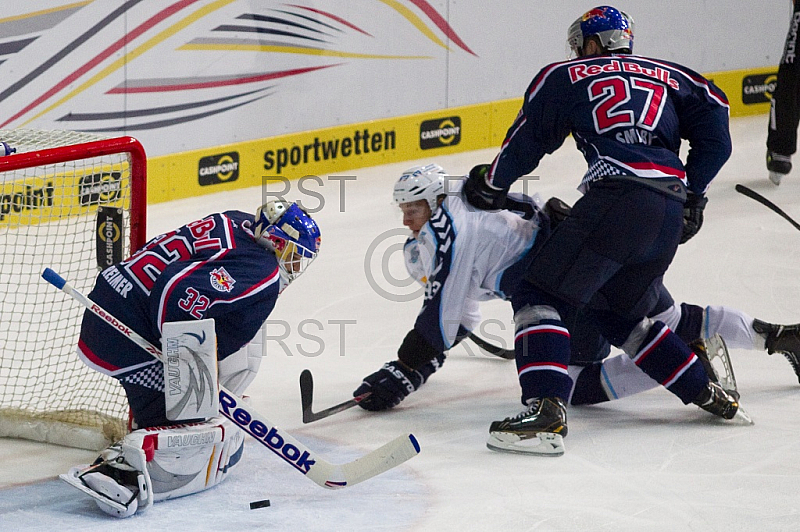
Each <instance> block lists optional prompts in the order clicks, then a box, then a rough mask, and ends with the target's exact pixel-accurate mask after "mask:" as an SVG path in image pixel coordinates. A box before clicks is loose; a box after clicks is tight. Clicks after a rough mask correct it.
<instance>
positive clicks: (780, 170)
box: [767, 151, 792, 185]
mask: <svg viewBox="0 0 800 532" xmlns="http://www.w3.org/2000/svg"><path fill="white" fill-rule="evenodd" d="M767 170H768V171H769V180H770V181H772V182H773V183H775V184H776V185H780V184H781V180H782V179H783V176H785V175H786V174H788V173H789V172H791V171H792V156H791V155H781V154H780V153H775V152H774V151H768V152H767Z"/></svg>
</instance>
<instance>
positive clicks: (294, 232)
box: [253, 200, 320, 284]
mask: <svg viewBox="0 0 800 532" xmlns="http://www.w3.org/2000/svg"><path fill="white" fill-rule="evenodd" d="M253 235H254V236H255V238H256V241H257V242H258V243H259V244H261V245H262V246H264V247H265V248H267V249H269V250H272V251H273V252H274V253H275V256H276V257H277V258H278V265H279V266H280V270H281V272H280V273H281V278H283V280H284V281H285V283H286V284H289V283H290V282H292V281H294V280H295V279H297V278H298V277H299V276H300V274H301V273H303V272H304V271H305V269H306V268H307V267H308V265H309V264H311V262H312V261H313V260H314V259H315V258H316V257H317V253H318V252H319V245H320V232H319V227H318V226H317V222H315V221H314V220H313V219H312V218H311V216H309V215H308V213H307V212H306V211H304V210H303V209H302V208H301V207H300V206H299V205H297V204H296V203H289V202H288V201H284V200H272V201H268V202H267V203H265V204H264V205H262V206H261V207H259V208H258V211H256V219H255V226H254V231H253Z"/></svg>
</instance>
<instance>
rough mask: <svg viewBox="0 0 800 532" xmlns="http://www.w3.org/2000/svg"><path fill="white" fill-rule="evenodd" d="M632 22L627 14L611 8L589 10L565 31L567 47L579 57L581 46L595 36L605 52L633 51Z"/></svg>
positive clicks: (603, 7)
mask: <svg viewBox="0 0 800 532" xmlns="http://www.w3.org/2000/svg"><path fill="white" fill-rule="evenodd" d="M633 27H634V22H633V18H631V17H630V16H629V15H628V14H627V13H624V12H623V11H620V10H619V9H617V8H615V7H611V6H599V7H595V8H594V9H590V10H589V11H587V12H586V13H584V14H583V15H581V16H580V17H578V18H577V20H575V22H573V23H572V25H570V27H569V30H567V45H568V46H569V48H570V49H571V50H572V52H573V53H574V54H575V55H576V56H578V57H580V56H581V54H582V52H581V51H582V50H583V44H584V43H585V42H586V40H587V39H588V38H589V37H593V36H595V35H596V36H597V38H598V39H599V40H600V44H601V45H602V46H603V48H605V49H606V50H610V51H614V50H625V49H627V50H629V51H633Z"/></svg>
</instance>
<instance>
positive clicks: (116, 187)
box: [78, 172, 122, 205]
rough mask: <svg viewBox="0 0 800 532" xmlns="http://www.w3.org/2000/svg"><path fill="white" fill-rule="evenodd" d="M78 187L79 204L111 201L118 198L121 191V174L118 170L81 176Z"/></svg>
mask: <svg viewBox="0 0 800 532" xmlns="http://www.w3.org/2000/svg"><path fill="white" fill-rule="evenodd" d="M78 188H79V189H80V195H79V196H78V197H79V198H80V202H81V205H97V204H99V203H111V202H113V201H115V200H116V199H117V198H119V195H120V192H121V191H122V174H121V173H120V172H100V173H97V174H89V175H85V176H82V177H81V179H80V181H79V183H78Z"/></svg>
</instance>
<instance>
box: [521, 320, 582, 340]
mask: <svg viewBox="0 0 800 532" xmlns="http://www.w3.org/2000/svg"><path fill="white" fill-rule="evenodd" d="M545 332H551V333H555V334H562V335H564V336H569V331H568V330H567V329H566V327H559V326H558V325H547V324H544V325H532V326H531V327H526V328H524V329H522V330H520V331H517V334H515V335H514V341H515V342H516V341H517V340H519V339H520V337H522V336H525V335H528V334H537V333H545Z"/></svg>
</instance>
